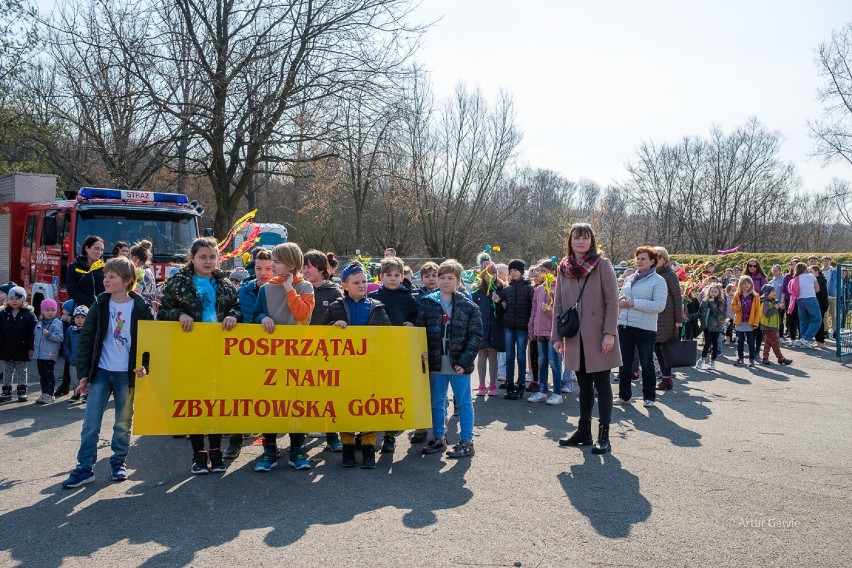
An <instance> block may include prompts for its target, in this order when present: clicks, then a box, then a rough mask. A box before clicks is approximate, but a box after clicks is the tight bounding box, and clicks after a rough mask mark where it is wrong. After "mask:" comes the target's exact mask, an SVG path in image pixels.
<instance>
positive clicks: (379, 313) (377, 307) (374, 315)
mask: <svg viewBox="0 0 852 568" xmlns="http://www.w3.org/2000/svg"><path fill="white" fill-rule="evenodd" d="M367 301H368V302H370V317H369V318H368V319H367V325H390V324H391V323H390V319H389V318H388V314H387V312H386V311H385V307H384V306H383V305H382V303H381V302H380V301H378V300H374V299H372V298H367ZM338 321H345V322H346V323H347V324H349V323H351V322H352V316H351V314H350V313H349V305H348V304H347V303H346V298H345V297H340V298H338V299H336V300H335V301H334V302H332V303H331V305H330V306H329V307H328V309H327V310H326V311H325V315H324V316H323V320H322V323H324V324H327V325H328V324H334V323H335V322H338ZM311 323H313V321H312V322H311Z"/></svg>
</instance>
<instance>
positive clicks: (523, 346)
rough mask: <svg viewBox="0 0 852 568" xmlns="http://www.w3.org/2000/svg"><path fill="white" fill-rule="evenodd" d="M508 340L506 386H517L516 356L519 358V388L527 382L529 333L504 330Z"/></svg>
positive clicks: (522, 330)
mask: <svg viewBox="0 0 852 568" xmlns="http://www.w3.org/2000/svg"><path fill="white" fill-rule="evenodd" d="M503 336H504V337H505V338H506V384H507V385H513V384H515V354H516V353H517V356H518V386H519V387H522V386H524V385H525V384H526V382H527V343H529V332H527V330H525V329H509V328H508V327H507V328H504V329H503Z"/></svg>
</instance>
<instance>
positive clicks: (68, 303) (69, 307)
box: [62, 300, 74, 314]
mask: <svg viewBox="0 0 852 568" xmlns="http://www.w3.org/2000/svg"><path fill="white" fill-rule="evenodd" d="M62 311H63V312H68V313H69V314H70V313H71V312H73V311H74V300H65V302H64V303H63V304H62Z"/></svg>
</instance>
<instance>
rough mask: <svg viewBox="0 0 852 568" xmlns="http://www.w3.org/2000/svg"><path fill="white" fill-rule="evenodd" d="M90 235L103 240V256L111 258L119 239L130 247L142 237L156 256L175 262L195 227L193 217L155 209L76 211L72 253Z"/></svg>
mask: <svg viewBox="0 0 852 568" xmlns="http://www.w3.org/2000/svg"><path fill="white" fill-rule="evenodd" d="M89 235H97V236H99V237H101V238H102V239H103V240H104V258H105V259H107V258H110V256H111V255H112V249H113V247H114V246H115V243H116V242H118V241H124V242H126V243H128V244H129V245H130V246H133V245H134V244H136V243H137V242H139V241H141V240H149V241H151V242H152V243H153V245H154V246H153V248H152V252H153V253H154V258H155V259H161V260H169V261H174V260H178V259H181V260H182V259H183V258H184V257H185V255H186V253H187V251H188V250H189V247H190V245H192V241H193V240H195V239H196V238H197V237H198V226H197V224H196V221H195V217H193V216H188V215H186V214H183V215H176V214H175V213H171V212H167V211H163V210H161V209H155V208H145V209H139V210H136V211H130V210H122V211H118V210H106V209H95V210H85V211H79V217H78V218H77V234H76V243H75V247H74V250H75V254H80V251H81V250H82V243H83V241H84V240H86V237H87V236H89Z"/></svg>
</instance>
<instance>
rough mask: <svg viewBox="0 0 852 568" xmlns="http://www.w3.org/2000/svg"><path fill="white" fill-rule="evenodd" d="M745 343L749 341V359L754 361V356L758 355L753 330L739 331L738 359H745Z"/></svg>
mask: <svg viewBox="0 0 852 568" xmlns="http://www.w3.org/2000/svg"><path fill="white" fill-rule="evenodd" d="M745 343H748V359H749V361H754V358H755V357H757V349H756V348H755V346H754V332H753V331H738V332H737V359H739V360H740V361H742V360H743V347H744V344H745Z"/></svg>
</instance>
